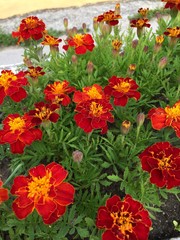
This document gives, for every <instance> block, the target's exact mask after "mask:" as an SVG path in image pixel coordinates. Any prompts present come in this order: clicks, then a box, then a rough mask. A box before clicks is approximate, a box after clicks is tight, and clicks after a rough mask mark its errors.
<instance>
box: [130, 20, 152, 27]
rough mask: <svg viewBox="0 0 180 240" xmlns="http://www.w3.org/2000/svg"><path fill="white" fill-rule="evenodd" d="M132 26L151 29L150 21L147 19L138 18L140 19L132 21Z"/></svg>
mask: <svg viewBox="0 0 180 240" xmlns="http://www.w3.org/2000/svg"><path fill="white" fill-rule="evenodd" d="M130 26H131V27H136V28H143V27H148V28H149V27H150V26H151V24H150V23H149V20H148V19H147V18H145V19H144V18H138V19H132V20H131V21H130Z"/></svg>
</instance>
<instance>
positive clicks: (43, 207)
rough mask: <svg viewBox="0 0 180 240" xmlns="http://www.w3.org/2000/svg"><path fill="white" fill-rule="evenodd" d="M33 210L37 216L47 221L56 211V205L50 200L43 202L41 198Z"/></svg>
mask: <svg viewBox="0 0 180 240" xmlns="http://www.w3.org/2000/svg"><path fill="white" fill-rule="evenodd" d="M41 200H42V201H41ZM42 202H43V203H42ZM35 208H36V210H37V212H38V213H39V215H41V216H42V218H45V219H47V218H49V217H50V216H51V214H52V213H53V212H54V211H55V210H56V203H55V202H53V201H52V200H51V199H46V200H45V201H43V197H42V198H41V199H40V200H39V202H38V203H36V204H35Z"/></svg>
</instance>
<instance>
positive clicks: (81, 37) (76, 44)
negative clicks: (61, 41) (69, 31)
mask: <svg viewBox="0 0 180 240" xmlns="http://www.w3.org/2000/svg"><path fill="white" fill-rule="evenodd" d="M65 42H66V45H64V46H63V49H64V50H66V51H67V50H68V48H69V47H73V48H74V49H75V53H76V54H85V53H86V52H87V51H90V52H92V50H93V48H94V46H95V45H94V40H93V38H92V36H91V35H90V34H80V33H77V34H75V35H74V36H71V37H70V38H68V39H67V40H65Z"/></svg>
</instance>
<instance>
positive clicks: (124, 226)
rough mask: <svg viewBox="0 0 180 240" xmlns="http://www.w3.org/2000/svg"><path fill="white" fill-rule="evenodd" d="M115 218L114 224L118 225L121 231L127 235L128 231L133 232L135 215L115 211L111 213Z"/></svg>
mask: <svg viewBox="0 0 180 240" xmlns="http://www.w3.org/2000/svg"><path fill="white" fill-rule="evenodd" d="M111 217H112V218H113V224H114V225H116V226H118V229H119V231H120V232H121V233H122V234H123V235H126V234H127V233H126V231H128V232H132V229H133V217H132V213H129V212H123V211H122V212H115V213H114V212H113V213H111Z"/></svg>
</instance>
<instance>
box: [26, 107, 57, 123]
mask: <svg viewBox="0 0 180 240" xmlns="http://www.w3.org/2000/svg"><path fill="white" fill-rule="evenodd" d="M34 106H35V109H34V110H30V111H29V112H28V115H30V116H32V122H33V123H34V124H36V125H39V124H41V123H48V122H54V123H55V122H57V121H58V119H59V114H58V113H57V112H56V111H57V109H59V105H57V104H51V103H44V102H39V103H35V104H34Z"/></svg>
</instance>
